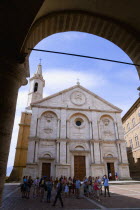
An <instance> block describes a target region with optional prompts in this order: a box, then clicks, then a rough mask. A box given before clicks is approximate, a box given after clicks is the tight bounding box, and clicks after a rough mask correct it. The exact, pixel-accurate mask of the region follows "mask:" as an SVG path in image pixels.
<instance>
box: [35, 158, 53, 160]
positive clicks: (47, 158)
mask: <svg viewBox="0 0 140 210" xmlns="http://www.w3.org/2000/svg"><path fill="white" fill-rule="evenodd" d="M38 159H40V160H54V159H55V158H52V157H38Z"/></svg>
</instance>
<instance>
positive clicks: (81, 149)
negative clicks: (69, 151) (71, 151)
mask: <svg viewBox="0 0 140 210" xmlns="http://www.w3.org/2000/svg"><path fill="white" fill-rule="evenodd" d="M75 150H78V151H79V150H80V151H84V150H85V148H84V147H83V146H81V145H78V146H76V147H75Z"/></svg>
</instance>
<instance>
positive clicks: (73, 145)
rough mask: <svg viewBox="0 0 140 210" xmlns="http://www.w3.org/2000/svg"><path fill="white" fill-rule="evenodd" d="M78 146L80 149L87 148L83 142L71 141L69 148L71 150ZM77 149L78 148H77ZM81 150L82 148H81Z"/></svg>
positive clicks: (84, 149)
mask: <svg viewBox="0 0 140 210" xmlns="http://www.w3.org/2000/svg"><path fill="white" fill-rule="evenodd" d="M78 147H80V148H81V149H83V151H86V150H88V149H89V148H88V147H87V144H85V143H76V142H75V143H72V144H71V147H70V149H71V150H76V148H78ZM77 151H78V150H77ZM81 151H82V150H81Z"/></svg>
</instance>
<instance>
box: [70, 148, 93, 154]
mask: <svg viewBox="0 0 140 210" xmlns="http://www.w3.org/2000/svg"><path fill="white" fill-rule="evenodd" d="M69 151H70V152H72V153H75V154H76V153H78V154H79V153H83V154H84V153H90V150H88V149H87V150H69Z"/></svg>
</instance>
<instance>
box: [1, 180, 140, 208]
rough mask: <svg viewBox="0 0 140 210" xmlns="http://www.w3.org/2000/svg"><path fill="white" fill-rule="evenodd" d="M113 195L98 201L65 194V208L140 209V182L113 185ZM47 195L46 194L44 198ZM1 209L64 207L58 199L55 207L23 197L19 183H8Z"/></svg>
mask: <svg viewBox="0 0 140 210" xmlns="http://www.w3.org/2000/svg"><path fill="white" fill-rule="evenodd" d="M110 192H111V197H104V196H103V195H102V196H101V201H100V202H99V201H96V200H95V199H94V198H92V197H90V198H85V197H81V198H80V199H76V198H75V196H74V195H73V196H71V197H70V198H69V197H68V198H65V197H64V196H63V201H64V208H63V209H65V210H67V209H68V210H71V209H74V210H80V209H81V210H86V209H87V210H95V209H96V210H98V209H104V210H106V209H109V210H115V209H116V210H123V209H124V210H127V209H128V210H130V209H135V210H136V209H137V210H140V184H131V185H130V184H129V185H111V186H110ZM54 196H55V192H54V191H53V195H52V201H53V200H54ZM45 197H46V195H45V196H44V198H45ZM0 209H3V210H8V209H15V210H37V209H39V210H46V209H50V210H52V209H53V210H55V209H62V208H61V205H60V202H59V200H58V202H57V204H56V206H55V207H53V206H52V203H50V204H49V203H47V202H46V200H45V199H44V202H40V199H39V198H33V197H32V194H31V198H30V199H25V198H21V193H20V188H19V187H18V186H17V185H6V186H5V189H4V194H3V205H2V207H1V208H0Z"/></svg>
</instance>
